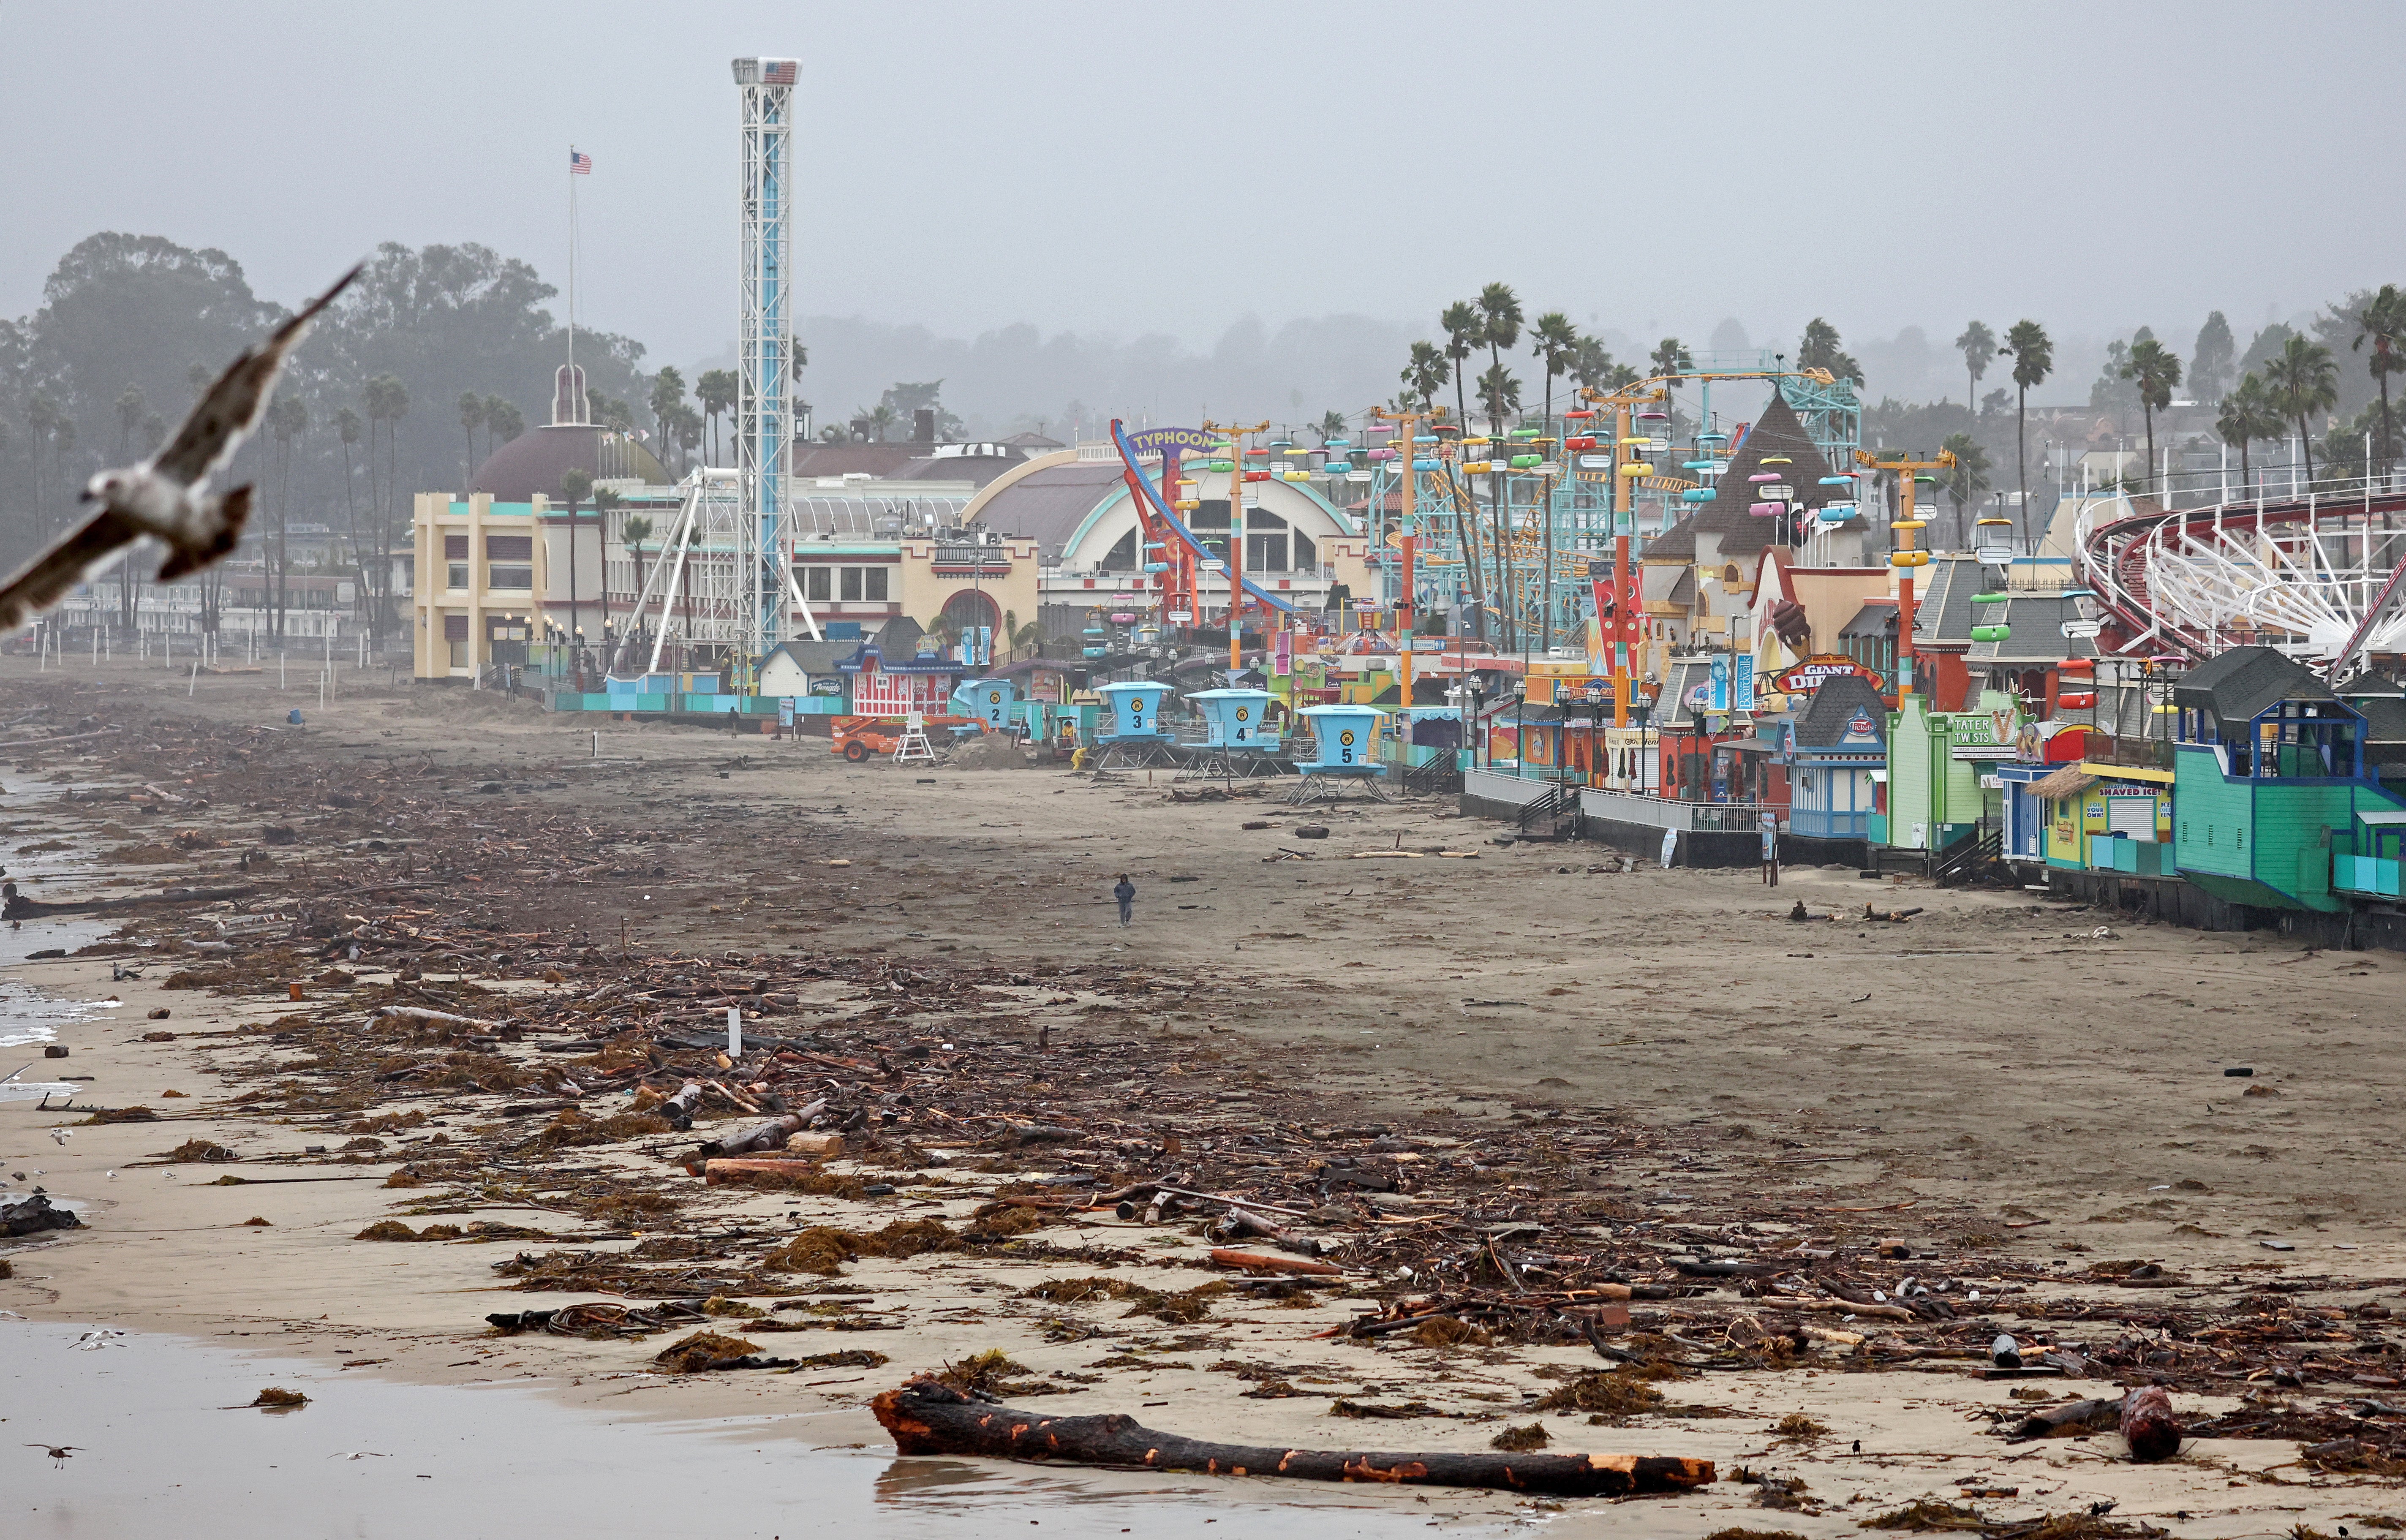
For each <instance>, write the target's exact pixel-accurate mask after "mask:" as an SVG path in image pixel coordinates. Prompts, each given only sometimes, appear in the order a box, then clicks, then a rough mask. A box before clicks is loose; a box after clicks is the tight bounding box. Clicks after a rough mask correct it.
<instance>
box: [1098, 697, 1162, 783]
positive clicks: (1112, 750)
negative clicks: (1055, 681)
mask: <svg viewBox="0 0 2406 1540" xmlns="http://www.w3.org/2000/svg"><path fill="white" fill-rule="evenodd" d="M1095 693H1096V694H1097V695H1099V696H1101V697H1102V698H1103V704H1104V706H1105V708H1106V709H1108V710H1109V711H1110V712H1111V731H1109V732H1107V733H1103V734H1101V735H1100V736H1098V737H1097V739H1096V740H1095V742H1097V744H1099V745H1100V746H1101V748H1102V751H1103V752H1102V753H1101V754H1100V755H1099V756H1097V758H1096V760H1095V768H1096V769H1097V770H1105V769H1111V768H1117V769H1121V770H1142V769H1144V768H1145V767H1146V766H1149V765H1172V764H1176V763H1177V762H1178V756H1177V754H1176V753H1175V752H1174V751H1175V746H1176V743H1177V740H1175V739H1173V738H1172V737H1170V735H1169V730H1168V728H1164V727H1163V726H1162V725H1161V703H1162V700H1163V699H1165V698H1166V697H1168V694H1169V685H1168V684H1166V683H1155V682H1154V681H1152V680H1142V679H1139V680H1125V681H1122V682H1120V683H1118V684H1112V685H1100V686H1098V687H1097V690H1096V692H1095Z"/></svg>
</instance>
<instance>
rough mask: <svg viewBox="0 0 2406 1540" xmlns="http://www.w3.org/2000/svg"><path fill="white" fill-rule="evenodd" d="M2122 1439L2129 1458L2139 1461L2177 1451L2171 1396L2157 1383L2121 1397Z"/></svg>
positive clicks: (2177, 1429) (2177, 1430)
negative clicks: (2127, 1447)
mask: <svg viewBox="0 0 2406 1540" xmlns="http://www.w3.org/2000/svg"><path fill="white" fill-rule="evenodd" d="M2121 1427H2122V1442H2124V1443H2125V1444H2128V1445H2130V1458H2131V1459H2133V1460H2135V1461H2138V1462H2140V1463H2142V1464H2153V1463H2154V1462H2157V1461H2158V1460H2170V1459H2171V1458H2172V1456H2173V1455H2175V1454H2178V1453H2179V1452H2180V1443H2181V1426H2180V1420H2179V1419H2177V1418H2175V1417H2173V1416H2172V1395H2171V1393H2170V1392H2167V1391H2166V1390H2165V1389H2164V1388H2163V1387H2162V1386H2160V1385H2149V1386H2146V1387H2145V1388H2144V1389H2142V1390H2136V1391H2132V1392H2130V1394H2129V1395H2126V1396H2124V1397H2123V1398H2122V1414H2121Z"/></svg>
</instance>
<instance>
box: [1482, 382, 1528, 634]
mask: <svg viewBox="0 0 2406 1540" xmlns="http://www.w3.org/2000/svg"><path fill="white" fill-rule="evenodd" d="M1479 405H1481V406H1483V407H1485V408H1486V409H1487V419H1488V421H1489V422H1490V423H1491V424H1492V425H1493V432H1494V433H1495V434H1496V435H1497V436H1499V437H1500V436H1502V434H1503V431H1504V418H1505V417H1507V415H1509V414H1511V413H1516V412H1518V411H1520V410H1521V382H1520V380H1519V379H1518V378H1516V377H1515V376H1514V375H1513V374H1511V372H1510V371H1509V370H1507V369H1506V368H1505V367H1504V365H1503V364H1501V363H1500V362H1499V363H1495V364H1492V365H1490V366H1489V367H1488V369H1487V371H1486V373H1484V374H1480V375H1479ZM1490 452H1491V453H1493V451H1492V450H1491V451H1490ZM1498 458H1499V459H1500V458H1501V457H1498ZM1487 485H1488V487H1489V491H1488V494H1487V496H1488V512H1489V514H1490V515H1491V516H1493V518H1494V520H1495V554H1496V558H1497V559H1498V560H1500V561H1501V562H1502V563H1503V572H1502V573H1501V574H1500V575H1501V578H1502V581H1503V590H1502V591H1503V592H1504V593H1506V594H1507V595H1508V594H1511V593H1512V592H1513V591H1514V590H1513V584H1512V548H1511V544H1510V541H1511V530H1509V529H1507V524H1508V523H1509V522H1510V520H1511V516H1512V515H1511V499H1510V498H1509V497H1508V496H1507V488H1506V487H1505V478H1504V477H1503V476H1500V475H1497V476H1493V477H1491V478H1489V480H1488V483H1487ZM1504 634H1505V640H1506V642H1507V644H1508V645H1512V646H1518V645H1519V644H1520V636H1521V616H1520V613H1519V607H1518V606H1517V604H1507V606H1506V611H1505V620H1504Z"/></svg>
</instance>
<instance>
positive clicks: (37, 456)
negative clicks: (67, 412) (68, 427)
mask: <svg viewBox="0 0 2406 1540" xmlns="http://www.w3.org/2000/svg"><path fill="white" fill-rule="evenodd" d="M58 425H59V408H58V404H57V403H55V402H53V401H51V400H50V396H49V394H48V393H47V392H44V391H41V390H36V391H35V392H34V393H33V394H32V395H31V396H28V397H27V398H26V399H25V426H26V427H28V428H30V429H32V430H33V431H34V442H33V445H32V447H31V449H30V450H29V451H28V452H29V453H30V454H31V456H32V457H33V464H34V532H35V535H36V536H38V537H46V536H48V535H49V534H50V519H49V518H48V517H47V516H45V515H44V513H43V511H42V441H43V440H44V439H46V438H49V437H50V431H51V430H52V429H54V428H56V427H57V426H58Z"/></svg>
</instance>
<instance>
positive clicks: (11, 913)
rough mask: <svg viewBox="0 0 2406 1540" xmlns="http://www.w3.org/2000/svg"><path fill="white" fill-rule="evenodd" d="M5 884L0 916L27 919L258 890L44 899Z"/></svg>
mask: <svg viewBox="0 0 2406 1540" xmlns="http://www.w3.org/2000/svg"><path fill="white" fill-rule="evenodd" d="M7 888H8V891H7V899H8V901H7V904H5V905H0V920H30V919H32V918H33V917H34V916H35V915H36V914H90V913H92V912H95V911H101V910H110V909H139V908H141V907H142V906H144V905H145V904H213V903H216V902H218V901H219V899H223V898H248V897H250V896H251V895H252V894H254V893H256V892H258V891H259V890H258V889H257V888H255V887H171V888H162V889H161V890H160V891H158V892H157V893H144V894H138V895H136V896H135V897H131V898H75V899H68V900H66V901H64V902H61V903H46V902H44V901H43V900H41V899H39V898H28V897H25V896H24V895H23V894H21V893H19V892H18V891H17V890H16V889H17V884H16V883H9V884H7Z"/></svg>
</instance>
